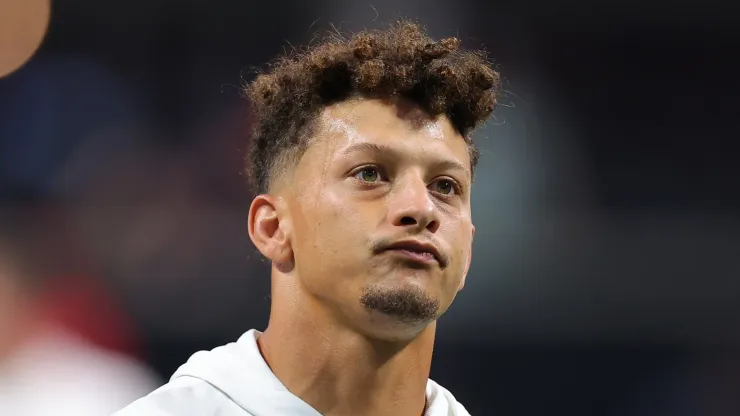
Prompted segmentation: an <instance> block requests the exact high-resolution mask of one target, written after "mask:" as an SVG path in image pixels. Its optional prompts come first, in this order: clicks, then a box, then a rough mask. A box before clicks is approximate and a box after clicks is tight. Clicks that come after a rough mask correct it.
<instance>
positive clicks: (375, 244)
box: [370, 236, 450, 268]
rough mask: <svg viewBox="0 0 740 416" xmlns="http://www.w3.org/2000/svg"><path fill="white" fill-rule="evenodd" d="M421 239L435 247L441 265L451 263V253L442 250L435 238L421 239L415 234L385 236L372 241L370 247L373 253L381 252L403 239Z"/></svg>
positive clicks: (444, 265) (445, 265)
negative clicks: (414, 235)
mask: <svg viewBox="0 0 740 416" xmlns="http://www.w3.org/2000/svg"><path fill="white" fill-rule="evenodd" d="M409 240H414V241H419V242H421V243H424V244H429V245H431V246H433V247H434V248H435V251H436V253H435V254H436V256H437V257H438V260H439V262H440V266H442V267H443V268H444V267H447V265H449V264H450V257H449V255H448V254H447V253H446V252H445V251H444V250H442V248H441V247H440V245H439V244H437V243H436V242H435V241H434V240H431V239H420V238H415V237H413V236H401V237H383V238H379V239H377V240H375V241H372V242H371V243H370V249H371V250H372V252H373V254H380V253H382V252H384V251H386V250H388V249H390V248H392V247H393V246H394V245H395V244H396V243H398V242H401V241H409Z"/></svg>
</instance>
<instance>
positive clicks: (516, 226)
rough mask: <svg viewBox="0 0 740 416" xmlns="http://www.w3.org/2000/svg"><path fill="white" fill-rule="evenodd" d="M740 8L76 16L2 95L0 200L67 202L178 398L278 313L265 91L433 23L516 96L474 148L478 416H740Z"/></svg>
mask: <svg viewBox="0 0 740 416" xmlns="http://www.w3.org/2000/svg"><path fill="white" fill-rule="evenodd" d="M401 3H402V4H401ZM736 9H737V6H735V5H733V4H732V3H731V2H724V3H722V2H719V1H705V2H702V3H696V4H690V3H688V2H683V3H669V2H662V3H657V2H655V1H647V2H637V1H622V2H616V1H611V2H602V3H601V4H592V3H588V4H586V3H583V2H576V1H560V2H542V1H539V2H532V1H527V2H521V1H520V2H504V1H495V2H489V3H488V4H484V2H481V1H473V0H463V1H457V2H453V1H449V0H431V1H421V0H414V1H404V2H392V1H389V0H382V1H378V2H374V3H372V6H371V5H370V3H363V2H354V1H351V2H339V1H338V0H337V1H323V2H299V1H282V0H279V1H269V2H265V1H242V0H210V1H195V0H190V1H173V0H147V1H144V0H129V1H125V2H122V1H108V2H99V1H91V0H66V1H58V2H55V3H54V6H53V10H52V19H51V25H50V28H49V31H48V34H47V37H46V38H45V40H44V43H43V44H42V46H41V48H40V50H39V51H38V52H37V54H36V55H35V56H34V57H33V59H32V60H31V61H30V62H29V63H27V64H26V65H25V66H23V67H22V68H20V69H19V70H18V71H16V72H15V73H12V74H10V75H9V76H7V77H5V78H1V79H0V134H1V136H0V140H1V141H0V173H1V175H2V176H0V185H2V189H3V192H5V194H7V195H11V194H12V195H16V194H17V190H18V189H23V190H24V192H26V190H27V191H28V192H31V193H33V194H34V195H37V196H39V197H41V198H46V199H48V200H49V204H58V203H59V201H62V205H63V206H64V210H65V213H67V215H68V216H69V218H70V223H71V224H72V227H74V228H73V229H74V231H73V233H74V234H75V235H76V236H77V237H78V238H79V241H80V246H81V247H84V252H85V253H86V256H87V261H88V262H89V264H90V265H91V266H90V270H93V272H91V274H92V275H94V277H95V278H96V279H99V281H100V282H103V285H104V286H105V287H106V288H107V290H108V291H109V293H112V296H113V301H112V302H115V304H116V305H119V306H120V308H121V309H122V310H123V311H125V314H126V316H127V317H129V318H130V319H131V321H132V322H133V325H134V327H135V328H136V331H137V333H138V334H139V336H140V340H141V342H142V345H143V349H142V351H143V352H142V354H143V355H142V356H143V357H144V359H145V360H146V361H147V362H148V363H149V364H150V365H151V366H153V368H154V369H155V370H156V371H157V372H158V373H160V374H161V375H162V377H163V378H167V377H168V376H169V375H170V374H171V373H172V372H173V371H174V369H175V368H176V367H177V366H178V365H180V364H181V363H183V362H184V361H185V360H186V359H187V358H188V357H189V355H190V354H191V353H192V352H194V351H196V350H199V349H210V348H213V347H215V346H216V345H219V344H222V343H225V342H228V341H231V340H234V339H235V338H236V337H238V336H239V335H240V334H241V333H242V332H244V331H245V330H247V329H249V328H252V327H256V328H260V329H261V328H264V325H265V324H266V320H267V316H268V310H269V298H268V294H269V274H268V270H269V269H268V267H267V265H266V264H265V263H264V262H262V261H260V259H259V257H258V256H257V255H256V254H255V252H254V249H253V248H252V246H251V243H249V241H248V237H247V234H246V213H247V211H246V209H247V207H248V204H249V201H250V196H249V195H248V194H247V192H246V189H245V187H244V185H243V178H242V177H241V175H240V169H241V158H242V155H243V150H244V147H245V140H246V135H245V133H244V132H245V131H246V125H247V123H248V120H246V112H245V111H244V103H243V101H242V100H241V99H240V96H239V85H240V83H241V82H242V81H241V77H242V76H244V77H245V78H246V79H250V76H251V75H250V74H251V73H252V72H253V71H252V69H253V68H254V67H256V66H262V65H263V64H264V63H265V62H267V61H268V60H270V59H271V58H272V57H274V56H275V55H276V54H277V53H280V52H281V51H283V50H284V49H285V48H287V47H288V42H289V43H290V44H293V45H301V44H305V43H306V42H308V41H309V40H310V39H311V36H312V34H313V33H314V32H316V31H322V30H326V29H327V28H329V27H330V26H329V23H330V22H333V23H335V24H336V25H337V26H338V27H339V28H340V29H342V30H348V31H349V30H355V29H359V28H362V27H373V26H377V25H378V24H380V23H384V22H388V21H390V20H392V19H394V18H397V17H403V16H406V17H412V18H418V19H419V20H420V21H421V22H422V23H424V24H425V25H427V26H428V28H429V29H430V31H431V33H432V34H433V35H434V36H435V37H443V36H450V35H456V36H460V37H461V39H462V40H463V45H464V46H467V47H471V48H477V47H481V46H485V47H486V49H488V50H489V51H490V55H491V57H492V58H494V59H495V62H496V63H497V66H498V69H499V70H500V72H501V74H502V76H503V77H504V79H505V89H506V92H505V95H504V97H503V98H502V100H501V102H502V105H501V106H500V107H499V109H498V110H497V112H496V117H495V119H494V120H492V121H491V122H490V123H489V124H488V125H487V126H486V127H485V128H483V129H482V130H481V131H480V132H479V133H478V135H477V136H476V140H477V143H479V145H480V146H481V147H482V148H483V157H482V162H481V165H482V166H481V167H480V168H479V171H478V179H477V182H476V185H475V190H474V194H475V195H474V221H475V223H476V225H477V234H476V243H475V249H474V260H473V269H472V270H471V274H470V276H469V277H468V282H469V283H468V285H467V286H466V289H465V290H464V291H463V292H462V293H461V294H460V295H459V297H458V299H457V301H456V303H455V305H454V306H453V308H452V309H451V311H450V312H449V313H448V314H447V315H446V316H444V317H443V318H442V320H441V322H440V330H439V336H438V344H437V349H436V351H435V359H434V364H433V370H432V377H433V378H434V379H435V380H437V381H438V382H440V383H441V384H442V385H444V386H446V387H447V388H449V389H450V390H451V391H452V392H453V393H454V394H455V395H456V396H457V398H458V399H459V400H460V401H461V402H463V403H464V404H465V405H466V407H467V408H468V410H469V411H470V412H471V413H472V414H474V415H488V414H490V415H541V414H551V415H569V416H576V415H697V416H699V415H701V416H705V415H709V416H711V415H730V414H732V415H737V414H740V413H739V412H740V403H739V402H740V399H739V398H740V186H739V185H738V184H739V183H740V180H739V179H740V165H739V164H738V163H737V160H738V155H739V153H738V150H740V146H738V138H739V137H740V135H739V134H738V133H740V130H739V129H738V126H737V124H738V123H737V118H738V117H739V116H740V106H739V105H738V102H737V100H738V97H739V96H740V82H739V81H738V73H739V72H738V65H736V63H735V62H734V60H735V59H736V58H737V55H738V51H740V36H739V35H740V30H738V29H737V27H738V26H737V23H736V22H737V21H738V20H737V19H736V17H735V16H736V13H734V12H735V11H736ZM10 190H13V192H15V193H13V192H11V191H10ZM10 198H13V197H10Z"/></svg>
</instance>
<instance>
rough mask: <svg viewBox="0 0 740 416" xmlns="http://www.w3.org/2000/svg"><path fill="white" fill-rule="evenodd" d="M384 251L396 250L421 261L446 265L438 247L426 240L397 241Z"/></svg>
mask: <svg viewBox="0 0 740 416" xmlns="http://www.w3.org/2000/svg"><path fill="white" fill-rule="evenodd" d="M383 251H394V252H396V253H398V254H400V255H403V256H405V257H408V258H409V259H411V260H414V261H417V262H419V263H438V264H439V265H440V266H442V267H444V266H445V265H446V262H445V260H444V257H443V256H442V255H441V254H440V252H439V250H437V248H436V247H435V246H434V245H432V244H430V243H426V242H422V241H416V240H405V241H397V242H395V243H393V244H390V245H388V246H387V247H385V248H384V250H383Z"/></svg>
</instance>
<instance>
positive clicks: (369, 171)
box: [355, 166, 380, 182]
mask: <svg viewBox="0 0 740 416" xmlns="http://www.w3.org/2000/svg"><path fill="white" fill-rule="evenodd" d="M355 178H357V179H359V180H361V181H363V182H377V181H378V179H380V173H379V172H378V169H377V168H375V167H373V166H368V167H365V168H362V169H360V170H359V171H357V173H356V174H355Z"/></svg>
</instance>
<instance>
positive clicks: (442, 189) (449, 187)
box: [433, 179, 455, 195]
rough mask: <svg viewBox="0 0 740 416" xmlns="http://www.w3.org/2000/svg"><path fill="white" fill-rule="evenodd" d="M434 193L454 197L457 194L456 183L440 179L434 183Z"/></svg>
mask: <svg viewBox="0 0 740 416" xmlns="http://www.w3.org/2000/svg"><path fill="white" fill-rule="evenodd" d="M433 187H434V192H437V193H440V194H442V195H452V194H454V193H455V183H454V182H452V181H451V180H449V179H440V180H438V181H436V182H434V185H433Z"/></svg>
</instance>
